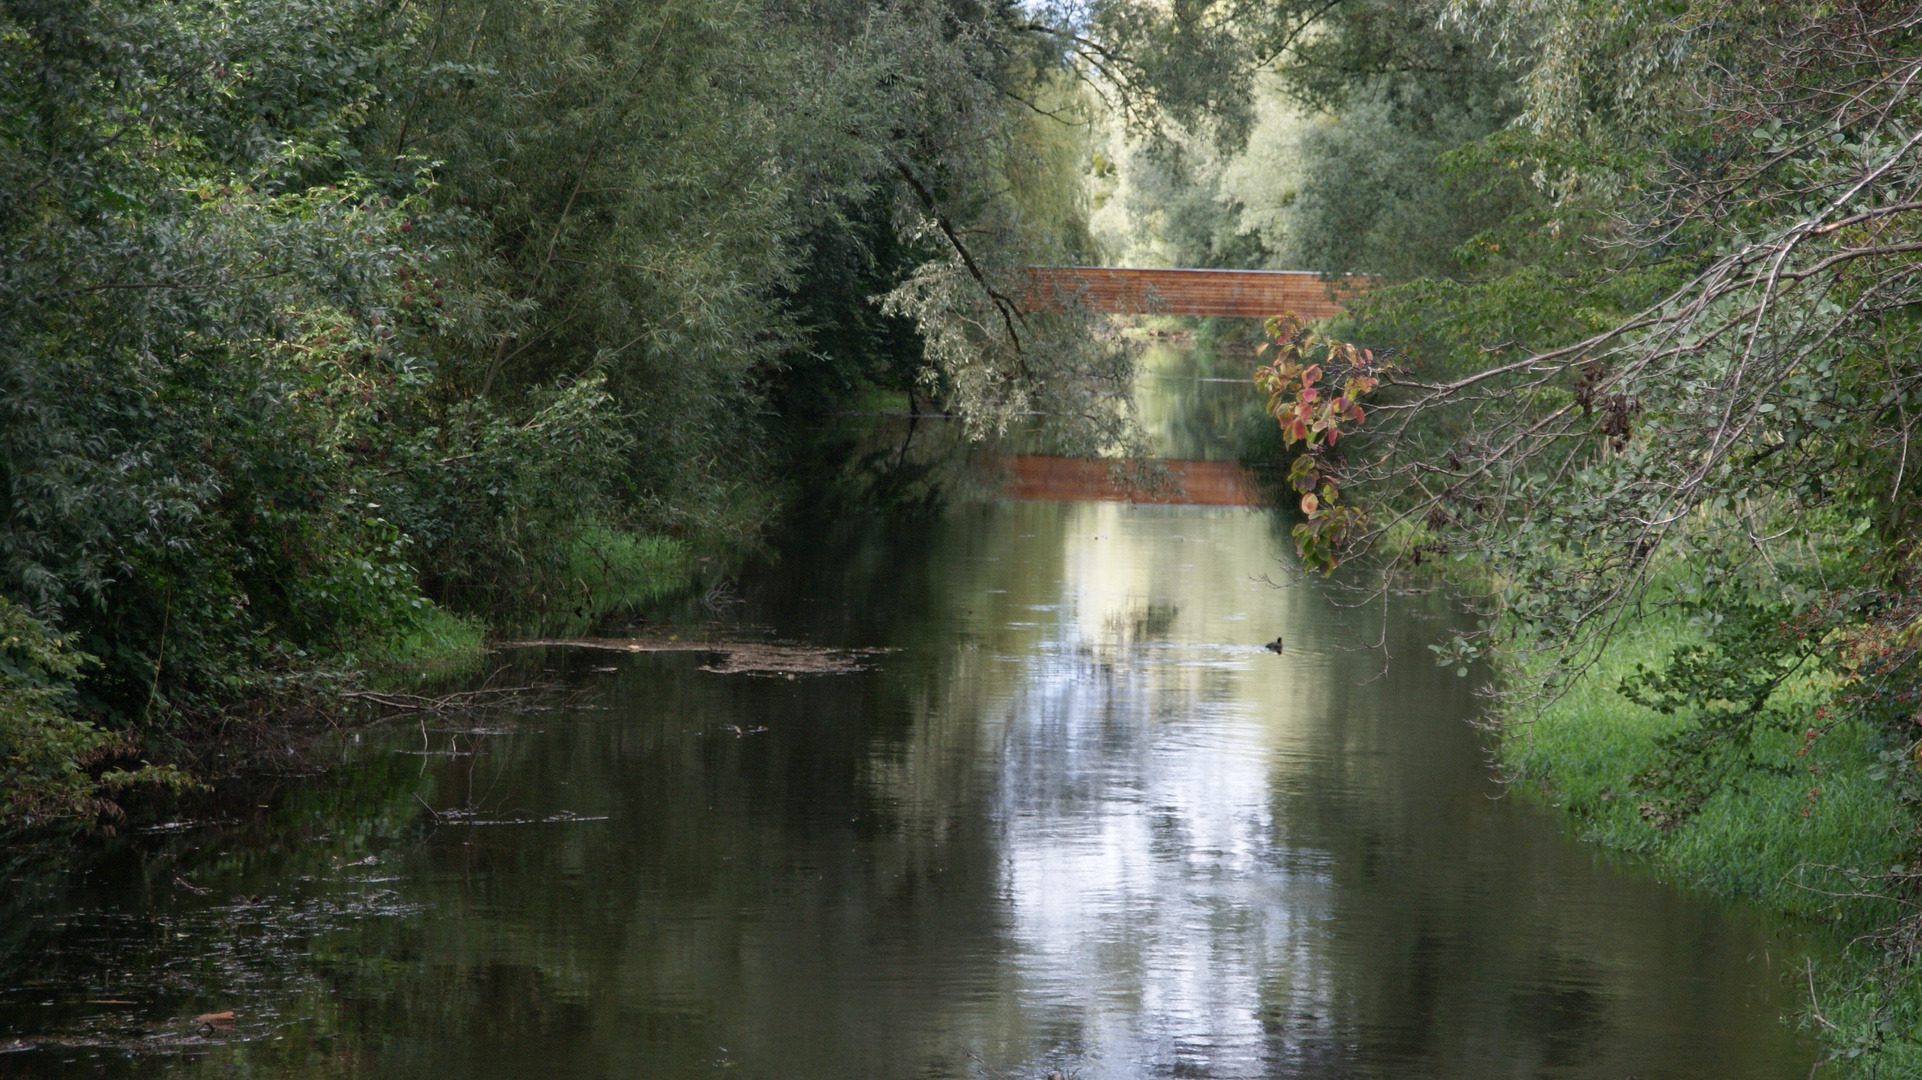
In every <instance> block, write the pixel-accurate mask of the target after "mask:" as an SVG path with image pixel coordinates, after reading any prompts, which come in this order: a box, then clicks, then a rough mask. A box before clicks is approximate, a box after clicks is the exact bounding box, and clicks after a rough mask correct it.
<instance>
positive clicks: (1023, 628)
mask: <svg viewBox="0 0 1922 1080" xmlns="http://www.w3.org/2000/svg"><path fill="white" fill-rule="evenodd" d="M839 528H840V533H839V535H820V534H817V535H815V536H814V537H813V538H811V539H810V540H807V541H805V542H802V543H800V544H798V545H797V546H796V547H795V548H794V549H793V550H791V551H789V552H788V553H787V556H786V557H785V558H784V559H783V560H782V561H781V562H780V563H779V564H778V565H776V566H774V567H772V568H771V569H769V570H766V571H765V572H762V573H761V574H759V575H758V576H753V577H750V578H749V579H748V580H747V581H745V582H744V583H743V590H744V593H745V596H746V599H747V603H746V604H745V605H744V606H743V608H742V609H741V618H742V620H743V626H744V627H758V628H760V630H759V632H762V633H768V634H772V635H774V636H776V637H779V638H780V639H782V640H790V641H807V642H813V643H819V644H827V645H861V646H886V647H888V648H891V649H894V650H896V651H894V652H892V653H890V654H888V655H886V656H884V657H881V658H880V659H879V660H878V662H877V663H876V664H875V666H874V668H873V669H872V670H869V671H865V672H861V673H857V674H850V675H830V676H814V677H803V678H797V679H786V678H764V677H753V676H740V675H732V676H729V675H716V674H711V673H707V672H704V671H701V670H700V665H701V663H702V658H701V657H699V656H694V655H687V654H679V655H644V656H631V657H630V656H619V657H617V658H614V659H609V654H589V653H584V652H574V653H566V652H562V651H556V652H553V653H550V654H548V655H547V657H546V658H545V660H544V661H543V662H544V663H546V664H547V666H548V667H549V668H551V669H553V670H554V671H556V672H557V673H559V674H560V675H562V676H563V677H565V678H566V679H567V680H570V681H571V682H572V683H573V684H575V685H577V686H579V687H580V688H581V696H580V697H579V699H578V700H576V701H574V702H571V703H568V704H566V705H565V706H563V707H560V708H554V709H548V710H533V711H522V712H512V711H505V712H496V713H489V714H476V715H468V716H459V717H440V718H436V719H433V720H429V721H428V722H426V723H425V724H422V723H419V722H414V721H409V722H406V723H403V724H399V725H396V726H392V727H388V728H383V729H378V730H376V731H373V732H363V733H362V734H361V735H360V736H359V737H358V738H357V739H354V740H350V741H348V742H346V743H345V744H344V745H343V746H342V747H341V750H340V757H341V760H340V762H339V763H338V765H337V767H336V768H335V769H334V770H333V771H332V772H331V773H330V774H329V775H326V776H318V777H310V778H298V777H294V778H289V779H287V780H286V781H284V782H282V783H281V784H279V785H278V786H274V787H270V788H269V789H268V791H267V793H266V794H265V795H263V796H262V797H261V798H260V800H259V801H260V802H261V803H264V804H266V805H265V806H264V807H263V806H259V805H255V806H254V807H253V808H252V809H251V811H245V812H236V814H235V816H234V817H233V818H232V819H231V820H228V821H226V822H224V823H214V824H205V823H201V824H190V825H183V826H181V827H179V828H178V830H177V831H173V832H161V833H152V834H146V835H143V836H140V837H138V838H136V839H135V840H133V841H131V842H128V843H125V844H123V845H122V846H120V847H118V848H116V849H114V850H113V851H112V852H110V853H109V854H107V855H104V856H102V857H101V858H100V859H99V860H98V861H96V862H95V863H93V864H91V865H89V866H88V867H87V868H85V869H84V870H79V871H74V872H70V873H55V872H52V871H46V870H37V869H35V866H36V865H37V864H34V863H32V862H30V861H22V862H18V863H16V864H15V865H14V866H13V867H12V869H11V871H10V873H11V876H10V878H9V881H8V884H7V886H6V887H7V890H8V891H7V895H6V900H5V905H4V907H0V920H3V921H4V927H3V928H0V949H3V950H4V954H3V955H0V988H3V989H4V992H3V993H0V1043H5V1042H7V1040H10V1039H19V1040H22V1042H19V1043H15V1044H13V1045H12V1046H11V1047H10V1049H13V1050H14V1051H15V1052H11V1053H7V1054H0V1077H11V1076H64V1075H72V1076H80V1075H102V1074H108V1075H160V1074H163V1073H166V1074H170V1075H192V1076H200V1075H208V1076H267V1075H271V1076H276V1077H283V1076H284V1077H309V1076H312V1077H321V1076H325V1077H336V1076H338V1077H348V1076H354V1077H361V1076H366V1077H376V1076H380V1077H385V1076H395V1077H402V1076H405V1077H450V1078H451V1077H460V1078H493V1077H500V1078H507V1077H529V1078H543V1080H545V1078H575V1077H579V1078H598V1077H610V1078H612V1077H624V1078H626V1077H636V1078H638V1077H675V1078H682V1077H697V1076H707V1075H714V1076H738V1077H767V1078H810V1077H819V1078H823V1080H827V1078H833V1080H853V1078H876V1080H881V1078H900V1077H981V1078H1004V1077H1023V1078H1030V1077H1032V1078H1039V1077H1042V1076H1044V1075H1046V1074H1047V1073H1050V1072H1054V1071H1059V1072H1061V1073H1062V1074H1064V1075H1065V1076H1067V1077H1082V1078H1089V1080H1093V1078H1105V1077H1115V1078H1121V1077H1331V1078H1332V1077H1383V1078H1387V1077H1395V1078H1415V1077H1461V1078H1470V1077H1473V1078H1484V1077H1571V1078H1573V1077H1596V1078H1610V1080H1620V1078H1622V1077H1625V1076H1629V1075H1634V1076H1638V1077H1641V1078H1643V1080H1658V1078H1682V1077H1730V1078H1734V1077H1742V1078H1757V1077H1778V1076H1779V1077H1791V1076H1793V1077H1802V1076H1805V1075H1806V1074H1807V1071H1808V1067H1809V1062H1810V1060H1811V1057H1810V1051H1809V1050H1808V1049H1807V1048H1806V1047H1804V1046H1802V1045H1800V1044H1798V1043H1797V1042H1796V1041H1795V1039H1794V1038H1793V1037H1792V1036H1791V1035H1790V1034H1789V1033H1788V1032H1787V1031H1786V1029H1784V1028H1783V1027H1782V1026H1781V1025H1780V1024H1779V1023H1778V1021H1777V1019H1776V1017H1777V1015H1778V1012H1779V1010H1780V1009H1781V1008H1783V1007H1784V1005H1785V1004H1786V1003H1787V1001H1788V998H1789V997H1791V996H1792V988H1791V987H1789V986H1788V985H1786V984H1785V983H1784V981H1783V972H1784V971H1786V970H1787V969H1788V968H1789V967H1790V966H1791V965H1792V963H1793V961H1792V958H1790V957H1785V956H1784V955H1783V949H1784V948H1785V947H1786V946H1785V945H1783V944H1782V943H1779V942H1773V943H1772V942H1771V940H1770V939H1769V938H1767V937H1766V936H1764V934H1763V932H1762V931H1761V930H1759V929H1757V928H1756V927H1754V926H1753V925H1751V924H1749V923H1746V922H1744V921H1742V920H1740V919H1738V918H1735V917H1731V916H1730V915H1727V914H1725V913H1722V912H1721V911H1719V910H1718V909H1717V908H1716V907H1714V906H1712V905H1710V904H1708V903H1705V902H1703V901H1701V900H1699V899H1695V898H1691V897H1689V896H1686V895H1684V894H1682V893H1680V892H1678V891H1676V890H1674V889H1672V888H1668V887H1665V886H1663V885H1660V884H1659V883H1657V882H1655V881H1653V880H1652V879H1650V878H1649V877H1648V876H1647V875H1642V874H1634V873H1625V872H1623V871H1622V870H1621V869H1620V868H1617V867H1612V866H1610V865H1608V864H1607V863H1605V862H1603V861H1602V860H1600V859H1599V858H1598V857H1597V855H1596V854H1595V853H1594V852H1593V851H1592V850H1590V849H1588V848H1585V847H1582V846H1579V845H1577V844H1574V843H1572V842H1570V841H1569V840H1567V839H1566V838H1565V837H1564V836H1563V835H1562V834H1561V832H1560V831H1559V830H1558V828H1557V826H1556V825H1555V824H1554V823H1553V822H1552V821H1550V820H1548V819H1546V818H1545V817H1543V816H1542V815H1541V814H1540V813H1538V812H1536V811H1534V810H1531V809H1530V808H1529V807H1527V806H1523V805H1518V804H1517V803H1515V802H1514V801H1512V800H1503V799H1498V798H1496V796H1497V795H1498V794H1499V792H1498V790H1497V788H1496V787H1494V786H1493V785H1492V784H1491V783H1490V782H1489V780H1488V778H1487V777H1488V769H1487V766H1486V759H1485V755H1484V752H1483V750H1482V748H1481V745H1480V743H1479V741H1478V737H1477V735H1476V734H1475V732H1474V731H1473V730H1472V729H1471V728H1470V727H1469V725H1468V723H1467V721H1468V720H1469V719H1470V718H1471V717H1473V716H1474V714H1475V711H1476V707H1477V705H1476V702H1475V700H1474V699H1473V698H1472V696H1471V695H1470V694H1469V693H1468V687H1469V684H1470V680H1463V679H1457V678H1454V677H1453V675H1452V673H1448V672H1441V671H1437V670H1436V669H1435V668H1434V667H1433V666H1432V664H1430V663H1429V662H1428V661H1427V659H1426V658H1425V652H1426V650H1425V648H1424V646H1425V644H1426V643H1427V642H1429V641H1431V640H1433V639H1434V635H1435V634H1436V633H1437V632H1438V629H1439V628H1440V627H1441V626H1442V625H1443V624H1444V623H1445V622H1446V620H1447V619H1448V618H1450V617H1451V616H1450V615H1449V614H1448V612H1447V611H1446V609H1445V608H1444V607H1442V606H1440V605H1439V604H1434V603H1433V602H1432V601H1397V602H1396V603H1395V604H1391V605H1390V607H1389V609H1388V611H1387V612H1386V614H1385V616H1384V614H1383V613H1382V612H1381V611H1380V609H1379V608H1377V609H1376V610H1375V611H1374V612H1373V613H1372V614H1370V615H1359V614H1356V613H1352V612H1349V613H1344V612H1341V611H1338V610H1336V609H1334V608H1332V607H1330V606H1329V605H1328V604H1327V603H1326V602H1325V601H1324V600H1323V599H1321V598H1320V597H1318V596H1317V594H1316V593H1315V592H1313V591H1312V589H1311V588H1306V587H1304V588H1289V589H1277V588H1274V587H1271V586H1270V585H1268V584H1265V583H1263V582H1261V581H1259V580H1257V578H1258V576H1259V575H1262V574H1268V573H1273V572H1275V571H1276V570H1277V569H1278V566H1279V564H1278V563H1277V561H1276V560H1277V559H1278V558H1279V557H1280V553H1281V552H1282V551H1283V550H1284V549H1285V547H1286V539H1285V530H1284V527H1283V526H1282V525H1280V524H1278V523H1276V522H1274V521H1272V520H1271V519H1270V518H1269V517H1267V516H1265V515H1263V514H1261V513H1259V512H1254V511H1245V510H1215V509H1189V508H1181V507H1153V508H1139V509H1130V508H1128V507H1126V506H1124V505H1120V504H1112V503H1109V504H1092V503H1091V504H1043V503H1029V504H1002V505H998V506H991V507H984V508H977V509H973V510H967V511H956V512H954V513H951V514H949V515H948V516H946V517H944V518H942V519H941V520H939V521H936V522H933V523H930V524H926V525H921V526H913V527H905V526H895V527H889V526H884V525H881V524H878V523H863V522H858V521H857V522H848V523H844V524H843V525H842V526H840V527H839ZM1384 617H1385V619H1386V625H1385V627H1384V626H1383V624H1382V622H1381V620H1382V619H1383V618H1384ZM1277 633H1282V634H1285V635H1286V637H1287V639H1288V650H1287V653H1286V654H1285V655H1283V656H1279V657H1277V656H1274V655H1271V654H1269V653H1266V652H1264V651H1262V649H1261V648H1260V645H1261V643H1262V642H1264V641H1268V640H1270V639H1272V638H1273V637H1274V636H1275V635H1276V634H1277ZM1378 635H1379V636H1382V637H1383V640H1385V642H1386V646H1387V652H1388V653H1389V654H1390V655H1392V657H1393V658H1394V662H1393V663H1391V664H1389V665H1388V666H1387V669H1386V672H1385V673H1384V672H1383V671H1382V655H1381V653H1380V652H1371V651H1367V650H1360V651H1357V650H1355V649H1354V646H1355V645H1356V644H1357V643H1358V642H1360V641H1372V640H1374V639H1375V638H1376V637H1377V636H1378ZM730 725H731V727H730ZM762 729H764V730H762ZM430 808H431V813H430ZM436 815H438V818H437V817H436ZM226 1009H232V1010H235V1011H236V1013H237V1017H236V1022H235V1026H234V1027H233V1028H232V1029H231V1030H206V1029H198V1028H196V1026H195V1025H194V1023H193V1021H192V1019H191V1018H192V1017H193V1016H194V1015H195V1014H198V1013H203V1012H214V1011H219V1010H226ZM21 1047H29V1048H25V1049H22V1048H21Z"/></svg>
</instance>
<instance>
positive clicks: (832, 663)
mask: <svg viewBox="0 0 1922 1080" xmlns="http://www.w3.org/2000/svg"><path fill="white" fill-rule="evenodd" d="M543 647H556V648H576V649H602V650H606V651H608V652H625V653H654V652H698V653H714V654H718V655H719V656H720V657H721V659H720V660H719V661H717V662H715V663H710V664H703V665H701V670H702V671H710V672H713V673H714V674H716V675H786V676H788V677H789V678H793V677H796V676H800V675H846V674H849V673H851V672H856V671H866V670H867V669H868V667H869V665H868V664H867V663H865V662H864V661H865V659H866V658H867V657H871V656H879V655H881V654H883V653H889V652H893V651H894V650H892V649H876V648H862V649H829V648H823V647H821V646H818V645H779V644H772V643H768V642H758V641H660V640H648V639H643V638H539V639H536V640H532V641H502V642H498V643H496V645H495V648H499V649H534V648H543Z"/></svg>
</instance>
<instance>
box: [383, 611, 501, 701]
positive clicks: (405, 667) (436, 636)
mask: <svg viewBox="0 0 1922 1080" xmlns="http://www.w3.org/2000/svg"><path fill="white" fill-rule="evenodd" d="M486 653H487V624H486V623H485V622H483V621H482V620H480V619H478V618H475V617H473V616H467V615H456V614H454V613H453V612H451V611H448V610H446V609H444V608H441V607H439V606H436V605H433V604H429V605H427V606H426V607H423V608H421V609H420V613H419V615H418V616H417V617H416V618H415V619H414V621H413V625H411V626H408V627H405V628H403V629H399V630H396V631H395V632H394V634H393V636H392V637H390V638H388V640H386V641H384V642H381V643H380V644H378V645H377V646H375V647H374V648H372V649H369V650H368V653H367V656H366V657H365V658H364V660H363V663H364V665H365V667H366V669H367V671H368V674H369V675H370V676H371V677H372V678H373V679H374V681H375V682H376V683H383V684H384V683H392V682H395V681H396V680H400V681H407V682H424V681H431V682H446V681H452V680H458V679H462V678H465V677H467V676H469V675H472V674H474V673H475V672H477V671H479V670H480V667H481V657H482V656H484V655H486Z"/></svg>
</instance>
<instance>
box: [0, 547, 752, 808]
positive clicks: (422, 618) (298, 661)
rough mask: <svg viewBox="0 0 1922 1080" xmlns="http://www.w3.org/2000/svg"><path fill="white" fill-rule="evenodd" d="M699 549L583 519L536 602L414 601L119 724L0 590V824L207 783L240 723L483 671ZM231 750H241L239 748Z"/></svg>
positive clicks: (703, 568) (623, 613)
mask: <svg viewBox="0 0 1922 1080" xmlns="http://www.w3.org/2000/svg"><path fill="white" fill-rule="evenodd" d="M699 546H700V545H697V544H696V543H695V542H692V541H689V540H686V539H681V538H677V537H670V536H661V535H654V534H648V533H641V532H633V531H627V530H621V529H615V528H611V527H606V526H596V527H592V528H588V529H583V530H581V531H580V533H579V534H578V536H577V538H576V539H575V541H574V543H573V544H572V545H571V547H570V549H569V551H568V556H567V567H566V576H565V579H564V580H565V582H566V583H567V585H568V586H569V588H568V590H567V592H566V593H565V594H563V595H561V596H557V597H551V598H548V599H549V601H550V602H549V603H547V604H546V605H544V607H543V608H542V609H539V610H534V611H524V612H501V613H498V614H497V615H496V616H494V617H492V618H490V617H488V616H486V615H481V614H462V613H458V612H455V611H451V610H449V609H447V608H445V607H443V606H440V605H438V604H436V603H434V602H433V601H431V600H429V599H427V598H425V597H420V598H418V599H417V601H416V602H415V603H414V604H413V605H412V607H411V608H410V610H409V611H408V613H407V617H406V618H405V619H401V620H396V621H395V622H394V623H393V624H392V625H390V626H388V627H386V628H385V632H384V633H383V634H380V635H378V636H367V637H363V638H362V639H361V640H343V641H340V642H337V643H335V644H334V645H333V647H331V648H327V649H320V650H314V651H311V652H302V653H299V654H295V655H290V656H287V657H285V658H284V662H283V663H282V664H281V665H280V666H279V667H278V668H276V669H265V668H262V669H257V670H250V671H245V672H242V673H240V674H239V675H237V676H236V681H235V682H234V683H233V685H232V686H231V687H230V688H229V693H228V694H227V695H225V696H224V698H222V699H218V700H216V701H214V702H212V703H211V704H210V705H209V706H208V707H204V708H201V709H198V710H191V711H164V712H158V713H155V714H153V715H149V716H143V717H142V719H141V722H139V723H137V724H134V725H132V726H130V727H126V728H121V729H114V728H113V727H111V726H110V725H106V724H103V723H101V722H99V718H98V717H95V716H93V715H92V714H91V713H90V712H89V710H88V708H87V702H86V698H85V693H86V687H87V674H88V672H89V670H91V669H93V668H96V667H97V666H98V662H97V660H96V659H95V658H94V657H92V656H90V655H88V654H86V653H83V652H79V651H76V650H75V649H74V648H73V647H72V644H71V643H70V642H69V641H67V640H65V639H63V638H61V637H59V636H57V635H54V634H52V633H50V632H48V631H47V630H46V628H45V627H44V625H42V624H41V623H40V622H39V621H38V620H35V619H33V618H32V616H31V615H30V614H29V613H27V612H26V611H25V610H24V609H21V608H20V607H18V606H17V605H14V604H11V603H5V601H4V600H0V603H5V607H4V608H0V759H3V761H4V769H0V834H5V833H8V832H12V831H15V830H19V829H33V828H46V827H50V826H51V827H61V828H73V827H79V828H87V827H98V826H100V825H102V824H106V823H110V822H112V821H115V820H118V819H119V818H120V817H122V816H123V815H124V814H125V812H126V809H125V808H124V807H123V806H122V805H121V804H122V802H123V801H126V800H127V799H128V798H129V797H130V796H131V797H135V798H137V797H138V796H139V795H140V793H141V792H142V791H143V790H154V789H157V788H164V789H167V790H168V791H170V792H172V793H174V794H179V793H181V792H185V791H191V790H195V789H203V788H206V787H207V786H208V785H209V783H210V780H209V778H208V777H206V776H202V775H200V773H201V772H202V771H204V770H202V769H200V768H198V767H197V763H203V762H205V761H207V760H211V759H212V758H214V757H219V756H221V755H223V754H224V752H225V751H227V750H229V749H235V748H234V747H230V746H229V745H228V744H230V743H234V742H235V740H236V732H238V731H243V730H244V731H246V732H248V733H250V734H249V736H248V737H247V738H243V739H240V740H239V742H241V743H272V744H274V745H283V746H284V745H290V741H289V740H294V741H299V740H298V739H296V738H295V735H296V733H297V732H300V731H303V730H306V729H309V728H314V727H316V725H319V726H321V727H331V726H335V725H337V724H338V723H340V722H342V721H343V720H344V719H346V718H348V717H350V716H352V715H353V714H354V712H355V710H354V709H353V708H352V705H351V695H352V694H353V693H355V692H356V691H358V690H360V689H363V688H369V687H373V688H387V689H392V688H398V687H406V688H408V689H412V690H419V689H421V688H423V687H437V686H443V685H452V684H455V683H459V682H462V681H464V680H468V679H471V678H473V677H474V676H476V675H477V674H479V673H480V671H481V670H482V667H483V664H484V658H485V657H486V656H487V655H488V653H489V652H490V650H491V648H492V644H491V643H492V641H493V640H495V639H496V638H498V637H500V636H503V635H508V636H512V635H516V634H521V635H524V634H527V633H533V634H537V635H538V634H555V635H578V634H582V633H586V632H589V631H592V630H594V629H596V628H599V627H602V626H605V625H607V624H609V623H610V622H618V621H619V620H620V619H622V618H624V617H627V616H629V615H632V614H634V613H637V612H638V611H639V609H640V608H641V607H642V606H644V605H647V604H652V603H656V602H659V601H662V600H666V599H670V598H672V597H673V596H675V595H676V594H679V593H688V592H692V591H695V590H697V589H698V588H699V585H700V583H701V581H702V580H703V578H704V577H706V576H709V575H710V574H711V573H712V571H711V570H710V569H709V568H710V567H713V566H719V567H722V568H723V569H722V571H721V572H723V573H725V567H727V566H728V565H730V564H731V561H732V560H731V559H729V558H728V557H727V556H726V555H725V554H719V552H721V551H722V550H723V549H722V548H721V547H720V546H718V545H712V544H711V545H708V547H711V548H713V549H714V550H715V551H716V552H717V554H712V555H708V556H705V557H703V556H697V555H696V554H695V552H696V550H697V548H698V547H699ZM717 560H718V561H717ZM238 749H239V750H240V751H242V752H243V756H244V750H245V747H244V746H241V747H239V748H238ZM289 752H290V753H291V752H292V751H291V750H290V751H289ZM229 764H231V763H229ZM282 764H284V763H282Z"/></svg>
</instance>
